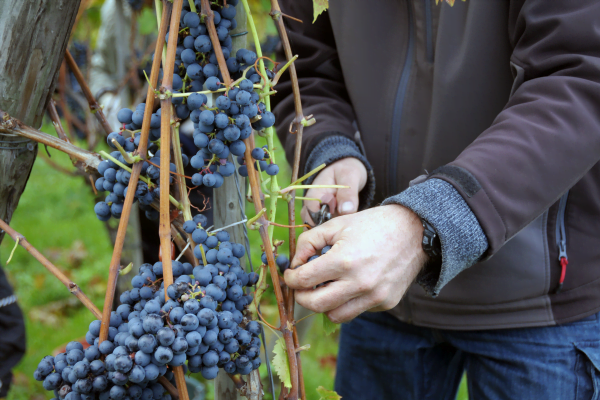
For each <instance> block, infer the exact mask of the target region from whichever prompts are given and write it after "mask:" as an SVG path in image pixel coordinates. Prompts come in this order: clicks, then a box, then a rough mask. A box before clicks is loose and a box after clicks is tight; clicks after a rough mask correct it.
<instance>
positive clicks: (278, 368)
mask: <svg viewBox="0 0 600 400" xmlns="http://www.w3.org/2000/svg"><path fill="white" fill-rule="evenodd" d="M273 354H275V355H274V356H273V367H274V368H275V372H277V376H279V380H280V381H281V382H283V385H284V386H285V387H286V388H288V389H291V388H292V378H291V377H290V363H289V360H288V356H287V350H286V348H285V340H284V339H283V337H280V338H279V339H277V342H275V347H274V348H273Z"/></svg>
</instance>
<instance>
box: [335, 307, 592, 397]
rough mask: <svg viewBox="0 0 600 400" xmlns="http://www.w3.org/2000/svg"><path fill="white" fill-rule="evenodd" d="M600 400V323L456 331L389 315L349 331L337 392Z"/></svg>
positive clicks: (360, 321)
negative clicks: (463, 391) (464, 387)
mask: <svg viewBox="0 0 600 400" xmlns="http://www.w3.org/2000/svg"><path fill="white" fill-rule="evenodd" d="M465 371H466V374H467V383H468V389H469V399H471V400H484V399H485V400H496V399H497V400H521V399H523V400H530V399H531V400H538V399H539V400H542V399H543V400H571V399H573V400H580V399H581V400H583V399H586V400H589V399H593V400H600V319H599V315H598V314H594V315H592V316H589V317H587V318H584V319H582V320H579V321H576V322H573V323H570V324H565V325H560V326H552V327H543V328H523V329H501V330H484V331H451V330H439V329H430V328H422V327H418V326H414V325H409V324H405V323H403V322H400V321H398V320H397V319H396V318H394V317H392V316H391V315H390V314H388V313H365V314H363V315H362V316H361V317H360V318H357V319H355V320H353V321H351V322H350V323H348V324H344V325H343V326H342V332H341V338H340V351H339V355H338V362H337V375H336V381H335V390H336V391H337V392H338V394H340V395H341V396H342V398H343V399H344V400H384V399H385V400H387V399H390V400H450V399H455V398H456V393H457V391H458V386H459V384H460V381H461V377H462V375H463V373H464V372H465Z"/></svg>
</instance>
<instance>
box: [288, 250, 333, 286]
mask: <svg viewBox="0 0 600 400" xmlns="http://www.w3.org/2000/svg"><path fill="white" fill-rule="evenodd" d="M336 258H337V257H336V256H335V255H333V254H332V255H330V256H329V257H327V254H325V255H323V256H321V257H319V258H317V259H315V260H312V261H311V262H309V263H306V264H304V265H301V266H299V267H298V268H296V269H291V268H288V269H287V270H286V271H285V274H284V276H283V278H284V280H285V283H286V285H288V286H289V287H290V288H292V289H312V288H314V287H315V286H317V285H318V284H321V283H324V282H327V281H333V280H336V279H339V278H340V277H341V275H342V271H343V269H342V268H340V267H339V266H338V262H337V260H336Z"/></svg>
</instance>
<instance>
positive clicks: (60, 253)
mask: <svg viewBox="0 0 600 400" xmlns="http://www.w3.org/2000/svg"><path fill="white" fill-rule="evenodd" d="M47 128H49V127H46V129H47ZM46 131H47V132H48V133H51V134H53V131H52V130H51V129H47V130H46ZM259 144H261V145H262V144H263V143H262V139H260V140H259ZM277 146H278V147H279V149H278V150H277V152H276V157H277V160H278V164H279V165H280V167H281V174H280V175H279V178H280V184H281V185H283V184H286V183H287V182H289V176H290V170H289V167H288V166H287V165H286V163H285V158H284V156H283V152H282V150H281V146H280V145H279V144H277ZM40 151H44V150H43V148H40ZM51 154H52V160H53V161H55V162H57V163H59V164H60V165H62V166H64V167H68V166H70V161H69V159H68V158H67V157H66V156H65V155H63V154H61V153H59V152H58V151H54V150H51ZM93 206H94V195H93V193H92V192H91V189H90V188H89V186H87V185H86V184H85V182H84V178H82V177H71V176H67V175H65V174H63V173H61V172H58V171H56V170H54V169H53V168H51V167H50V166H49V165H48V164H47V163H46V162H45V161H44V160H43V159H42V158H41V157H38V159H37V161H36V162H35V165H34V167H33V170H32V173H31V176H30V178H29V182H28V184H27V188H26V190H25V192H24V194H23V196H22V197H21V200H20V202H19V206H18V208H17V211H16V212H15V214H14V216H13V219H12V221H11V226H12V227H13V228H14V229H16V230H17V231H18V232H20V233H22V234H23V235H25V237H27V239H28V241H29V242H30V243H31V244H32V245H33V246H35V247H36V248H37V249H38V250H40V251H41V252H42V253H43V254H44V255H45V256H46V257H48V258H49V259H50V260H51V261H52V262H53V263H54V264H55V265H56V266H57V267H59V268H60V269H61V270H63V271H64V272H65V273H66V274H67V276H69V277H70V279H72V280H73V281H74V282H76V283H77V284H79V285H80V287H81V288H82V290H83V291H84V292H85V293H86V294H87V295H88V296H89V297H90V298H91V299H92V301H93V302H94V303H95V304H96V305H97V306H98V307H100V308H101V307H102V302H103V299H104V292H105V288H106V278H107V276H108V267H109V263H110V258H111V251H112V248H111V244H110V241H109V237H108V233H107V232H106V230H105V228H104V225H103V224H102V223H101V222H100V221H98V220H97V219H96V217H95V215H94V212H93ZM299 208H300V205H299V206H298V215H297V219H296V220H297V221H301V219H300V216H299ZM247 214H248V216H252V215H253V207H252V206H251V205H250V204H248V208H247ZM277 221H278V222H280V223H284V224H285V223H287V207H286V204H285V202H283V201H281V202H279V206H278V211H277ZM297 223H299V222H297ZM275 237H276V238H282V239H285V240H286V241H287V229H285V228H275ZM250 240H251V246H252V249H253V251H252V259H253V262H254V265H259V264H260V253H261V251H260V250H259V245H260V239H259V237H258V233H256V232H252V231H251V232H250ZM13 246H14V242H13V241H12V239H11V238H10V237H8V236H7V237H5V238H4V240H3V242H2V244H1V245H0V263H1V264H2V265H4V264H5V263H6V260H7V259H8V256H9V254H10V252H11V250H12V249H13ZM283 248H284V249H285V248H286V245H284V247H283ZM4 268H5V270H6V272H7V275H8V277H9V280H10V282H11V284H12V285H13V287H14V289H15V292H16V294H17V296H18V298H19V304H20V306H21V308H22V310H23V313H24V315H25V319H26V327H27V352H26V355H25V357H24V358H23V360H22V361H21V363H20V364H19V365H18V366H17V367H16V369H15V371H14V373H15V378H14V382H13V386H12V389H11V392H10V393H9V395H8V399H9V400H31V399H35V400H38V399H39V400H41V399H49V398H51V397H52V396H51V393H50V392H46V391H44V390H43V388H42V385H41V383H40V382H36V381H35V380H34V379H33V378H32V375H33V371H34V370H35V368H36V367H37V364H38V362H39V360H40V359H41V358H42V357H43V356H45V355H47V354H51V353H52V352H53V350H55V349H57V348H58V347H59V346H61V345H63V344H65V343H67V342H68V341H70V340H73V339H77V338H81V337H82V336H84V335H85V333H86V331H87V327H88V325H89V323H90V322H91V321H92V320H93V317H92V315H91V314H90V313H89V311H88V310H86V309H85V308H84V307H82V306H81V305H79V304H78V303H77V302H76V301H74V297H73V296H71V295H70V294H69V292H68V290H67V289H66V288H65V287H64V286H63V285H62V284H61V283H60V282H59V281H58V280H57V279H55V278H54V277H53V276H52V275H50V274H49V273H48V271H46V269H45V268H44V267H43V266H42V265H41V264H39V263H38V262H37V261H36V260H35V259H34V258H33V257H32V256H31V255H29V254H28V253H27V252H26V251H25V250H24V249H23V248H21V247H19V248H17V249H16V251H15V253H14V256H13V259H12V261H11V262H10V263H9V264H8V265H4ZM263 303H264V307H263V313H264V315H265V318H267V319H268V320H269V321H271V322H273V323H274V321H276V320H277V311H276V307H275V306H274V304H275V303H274V298H273V296H272V294H267V295H265V296H264V298H263ZM301 323H311V322H310V321H308V320H307V321H305V322H301ZM337 335H338V334H337V333H335V334H333V335H331V336H325V335H324V334H323V333H322V332H321V331H320V328H319V326H318V325H317V324H313V325H312V326H311V328H310V330H309V332H308V334H307V337H306V343H301V344H302V345H304V344H310V345H311V347H310V349H309V350H307V351H305V352H303V354H302V364H303V370H304V371H305V372H304V377H305V384H306V388H307V397H308V399H309V400H319V396H318V395H317V393H316V391H315V389H316V388H317V387H318V386H323V387H325V388H328V389H332V388H333V381H334V377H335V362H336V353H337V349H338V344H337V339H338V336H337ZM261 374H262V376H263V377H264V378H266V367H265V363H264V362H263V366H262V367H261ZM264 382H265V392H267V391H268V390H269V386H268V383H267V380H266V379H264ZM207 389H208V390H207V392H208V396H207V399H209V400H210V399H212V398H214V397H213V396H214V395H213V390H212V388H211V387H208V388H207ZM269 398H270V396H268V395H267V396H265V399H269ZM467 398H468V397H467V395H466V387H465V385H464V382H463V385H462V386H461V391H460V394H459V397H458V399H459V400H466V399H467Z"/></svg>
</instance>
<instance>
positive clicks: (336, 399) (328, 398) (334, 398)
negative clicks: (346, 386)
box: [317, 386, 342, 400]
mask: <svg viewBox="0 0 600 400" xmlns="http://www.w3.org/2000/svg"><path fill="white" fill-rule="evenodd" d="M317 393H318V394H319V396H321V398H320V399H319V400H340V399H341V398H342V396H340V395H339V394H337V393H336V392H335V391H333V390H327V389H325V388H324V387H323V386H319V387H318V388H317Z"/></svg>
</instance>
